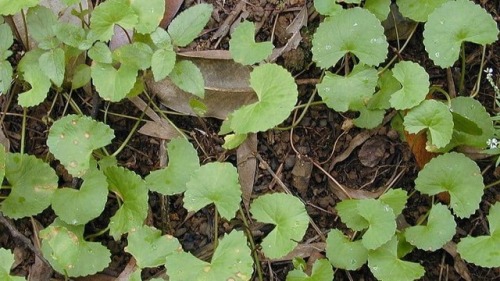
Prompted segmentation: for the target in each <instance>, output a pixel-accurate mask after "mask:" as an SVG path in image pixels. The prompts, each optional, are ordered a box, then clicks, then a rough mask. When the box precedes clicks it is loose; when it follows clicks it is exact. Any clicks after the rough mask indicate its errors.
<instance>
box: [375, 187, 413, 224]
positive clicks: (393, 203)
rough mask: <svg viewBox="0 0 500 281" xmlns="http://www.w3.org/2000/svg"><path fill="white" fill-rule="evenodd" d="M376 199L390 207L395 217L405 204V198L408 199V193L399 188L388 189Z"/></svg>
mask: <svg viewBox="0 0 500 281" xmlns="http://www.w3.org/2000/svg"><path fill="white" fill-rule="evenodd" d="M378 200H380V201H382V203H384V204H386V205H387V206H389V207H391V208H392V210H393V211H394V215H395V216H396V217H397V216H398V215H399V214H401V212H403V209H404V208H405V206H406V200H408V194H407V193H406V191H404V190H403V189H401V188H397V189H389V191H387V192H386V193H384V194H382V195H381V196H380V197H379V198H378Z"/></svg>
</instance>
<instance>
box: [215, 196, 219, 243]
mask: <svg viewBox="0 0 500 281" xmlns="http://www.w3.org/2000/svg"><path fill="white" fill-rule="evenodd" d="M217 246H219V212H218V211H217V206H216V205H214V252H215V250H216V249H217Z"/></svg>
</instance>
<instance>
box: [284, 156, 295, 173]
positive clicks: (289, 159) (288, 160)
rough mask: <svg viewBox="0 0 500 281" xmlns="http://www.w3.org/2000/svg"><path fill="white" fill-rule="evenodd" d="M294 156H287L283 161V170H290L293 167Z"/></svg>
mask: <svg viewBox="0 0 500 281" xmlns="http://www.w3.org/2000/svg"><path fill="white" fill-rule="evenodd" d="M295 158H296V157H295V155H288V157H287V158H286V159H285V170H290V169H292V168H293V166H294V165H295Z"/></svg>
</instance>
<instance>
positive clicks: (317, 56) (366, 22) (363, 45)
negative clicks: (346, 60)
mask: <svg viewBox="0 0 500 281" xmlns="http://www.w3.org/2000/svg"><path fill="white" fill-rule="evenodd" d="M312 43H313V48H312V53H313V59H314V61H316V64H317V65H318V66H319V67H322V68H329V67H331V66H333V65H335V64H336V63H337V62H338V61H339V60H340V59H341V58H342V57H343V56H344V55H345V54H346V53H348V52H350V53H353V54H354V55H356V56H357V57H358V58H359V60H360V62H361V63H364V64H367V65H378V64H380V63H381V62H383V61H384V60H385V59H386V57H387V48H388V46H389V44H388V43H387V41H386V37H385V35H384V28H383V27H382V25H381V23H380V21H379V20H378V19H377V18H376V17H375V15H373V14H372V13H370V12H369V11H367V10H365V9H361V8H352V9H347V10H342V11H339V12H338V13H337V14H336V15H335V16H334V17H332V18H331V19H330V20H327V21H324V22H322V23H321V24H320V25H319V27H318V29H317V30H316V33H315V34H314V39H313V42H312Z"/></svg>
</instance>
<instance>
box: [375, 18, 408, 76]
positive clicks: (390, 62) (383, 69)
mask: <svg viewBox="0 0 500 281" xmlns="http://www.w3.org/2000/svg"><path fill="white" fill-rule="evenodd" d="M417 27H418V23H416V24H415V26H414V27H413V29H412V30H411V32H410V35H408V39H406V41H405V43H404V44H403V46H402V47H401V49H400V50H399V51H398V54H396V55H394V56H393V57H392V59H391V60H390V61H389V62H388V63H387V65H385V66H384V68H382V69H381V70H380V71H379V72H378V74H379V75H380V74H381V73H383V72H384V71H386V70H387V69H388V68H389V67H390V66H391V65H392V64H393V63H394V61H395V60H396V59H397V58H398V57H399V55H401V53H402V52H403V51H404V49H405V48H406V46H408V43H410V39H411V38H412V37H413V34H415V31H416V30H417Z"/></svg>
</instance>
